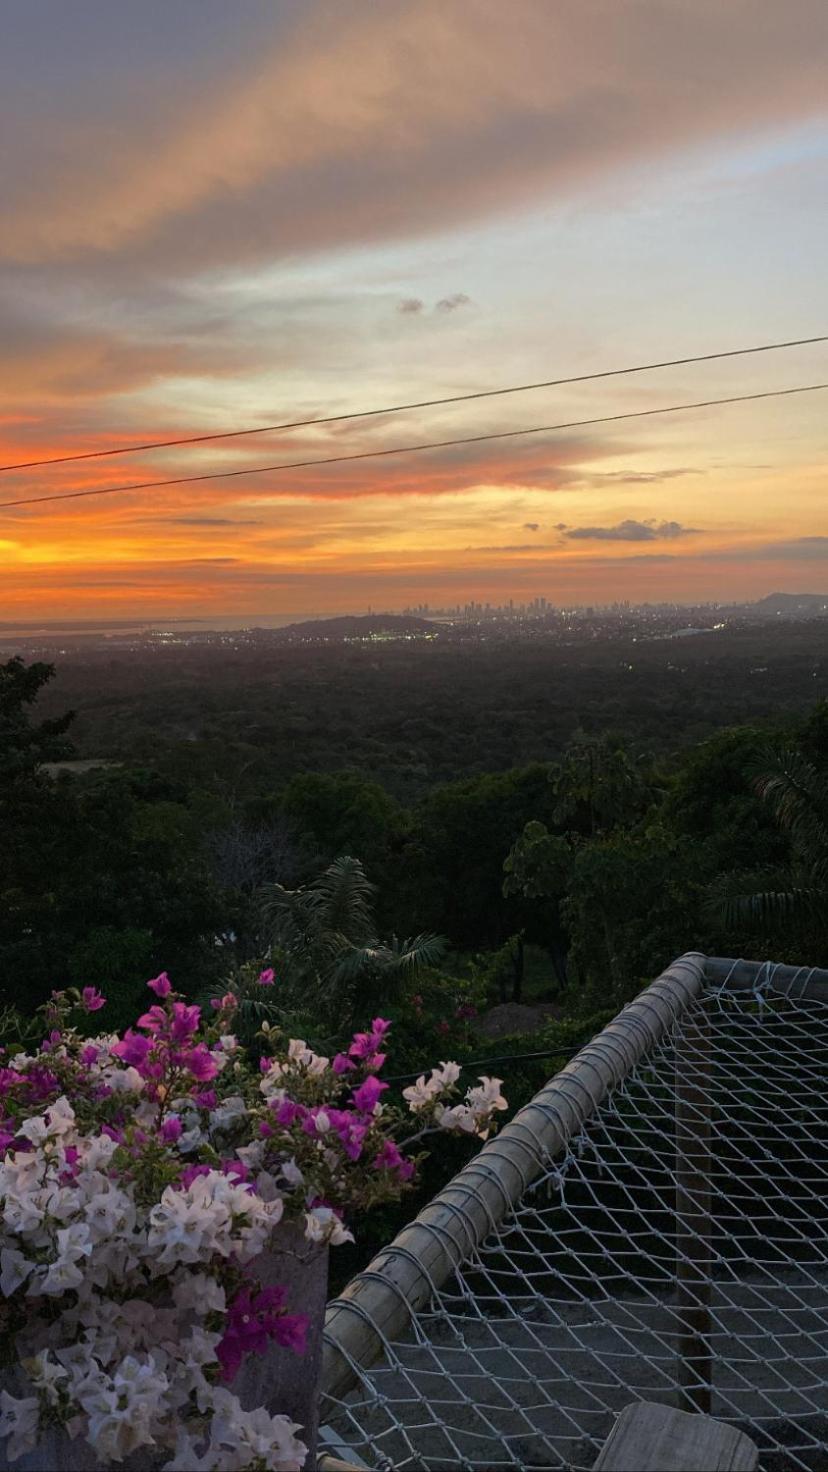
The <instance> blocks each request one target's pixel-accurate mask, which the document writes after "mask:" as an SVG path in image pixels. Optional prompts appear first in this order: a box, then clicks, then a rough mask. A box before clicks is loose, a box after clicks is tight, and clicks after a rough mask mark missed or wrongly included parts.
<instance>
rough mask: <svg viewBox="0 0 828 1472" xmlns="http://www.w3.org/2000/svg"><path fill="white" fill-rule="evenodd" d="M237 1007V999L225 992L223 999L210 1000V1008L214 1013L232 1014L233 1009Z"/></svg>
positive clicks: (214, 998)
mask: <svg viewBox="0 0 828 1472" xmlns="http://www.w3.org/2000/svg"><path fill="white" fill-rule="evenodd" d="M238 1005H239V1002H238V998H237V997H235V996H234V995H233V993H232V992H225V993H224V996H223V997H211V998H210V1006H211V1007H212V1009H213V1011H214V1012H225V1011H226V1012H232V1010H233V1008H234V1007H238Z"/></svg>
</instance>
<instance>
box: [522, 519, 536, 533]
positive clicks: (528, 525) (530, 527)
mask: <svg viewBox="0 0 828 1472" xmlns="http://www.w3.org/2000/svg"><path fill="white" fill-rule="evenodd" d="M539 527H540V522H539V521H525V522H524V523H523V530H524V531H525V532H536V531H538V529H539Z"/></svg>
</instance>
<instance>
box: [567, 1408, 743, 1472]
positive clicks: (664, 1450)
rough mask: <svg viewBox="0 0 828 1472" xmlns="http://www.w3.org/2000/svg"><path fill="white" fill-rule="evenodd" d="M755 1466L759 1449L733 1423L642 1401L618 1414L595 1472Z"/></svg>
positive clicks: (737, 1470)
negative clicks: (728, 1424)
mask: <svg viewBox="0 0 828 1472" xmlns="http://www.w3.org/2000/svg"><path fill="white" fill-rule="evenodd" d="M758 1465H759V1452H758V1451H757V1449H756V1447H755V1446H754V1444H753V1442H752V1441H751V1439H750V1437H749V1436H745V1434H744V1432H743V1431H737V1430H736V1428H735V1426H726V1425H724V1423H723V1422H722V1421H714V1420H713V1419H712V1418H711V1417H710V1416H691V1415H688V1413H687V1412H686V1411H676V1410H674V1409H673V1408H672V1406H662V1405H657V1404H655V1403H654V1402H651V1401H646V1400H643V1401H638V1402H637V1403H636V1404H635V1405H632V1406H626V1407H625V1408H624V1410H623V1411H622V1412H621V1414H620V1416H619V1417H618V1420H617V1421H616V1423H615V1425H614V1427H613V1429H612V1431H611V1432H610V1434H609V1436H608V1437H607V1439H606V1441H605V1442H604V1445H603V1446H602V1448H601V1450H600V1452H599V1454H598V1460H597V1462H596V1463H595V1466H594V1469H593V1472H756V1468H757V1467H758Z"/></svg>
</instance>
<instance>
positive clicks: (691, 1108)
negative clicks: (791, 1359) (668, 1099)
mask: <svg viewBox="0 0 828 1472" xmlns="http://www.w3.org/2000/svg"><path fill="white" fill-rule="evenodd" d="M711 1064H712V1054H711V1026H710V1017H709V1015H708V1014H707V1012H705V1011H702V1010H701V1009H699V1010H698V1011H697V1012H696V1013H695V1014H693V1015H691V1016H685V1017H684V1019H683V1020H682V1021H681V1023H680V1025H679V1032H678V1036H677V1039H676V1062H675V1080H676V1303H677V1308H678V1316H679V1323H680V1328H679V1336H678V1353H679V1385H680V1386H681V1408H682V1409H683V1410H685V1411H698V1412H700V1413H701V1414H702V1415H709V1414H710V1403H711V1391H712V1384H713V1361H712V1355H711V1351H710V1301H711V1266H712V1256H713V1254H712V1244H711V1217H710V1206H711V1171H712V1156H711V1149H710V1136H711V1104H712V1101H711V1085H712V1066H711Z"/></svg>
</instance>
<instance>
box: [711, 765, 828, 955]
mask: <svg viewBox="0 0 828 1472" xmlns="http://www.w3.org/2000/svg"><path fill="white" fill-rule="evenodd" d="M748 776H749V777H750V778H751V779H752V783H753V787H754V789H755V791H756V794H757V795H758V797H759V798H760V799H761V801H762V802H763V803H764V804H765V806H766V807H767V808H768V810H769V811H770V813H771V814H772V816H773V819H774V821H775V823H776V824H777V825H778V827H779V828H780V830H782V831H783V832H784V833H786V834H787V835H788V837H789V840H790V855H789V858H788V861H787V863H786V864H784V865H778V866H777V867H775V868H774V867H771V868H767V867H766V868H764V869H760V870H753V871H749V872H747V873H739V874H733V875H726V876H723V877H722V878H721V879H720V880H719V881H718V883H715V884H713V885H712V886H711V890H710V900H711V906H712V908H714V909H717V910H718V912H719V914H720V916H721V919H722V921H723V923H724V925H725V926H728V927H735V926H742V927H744V928H746V929H748V930H750V931H753V932H758V933H759V934H760V935H762V936H767V937H771V938H773V937H778V938H779V939H780V940H781V941H782V942H783V943H784V939H785V937H787V938H788V939H789V940H793V941H794V943H795V944H796V942H799V943H805V944H806V945H808V944H809V943H810V944H811V945H813V947H814V950H813V952H812V955H813V956H818V957H820V958H821V957H823V956H824V955H825V954H826V950H827V949H828V775H826V773H824V772H821V771H819V770H818V769H817V767H816V766H815V765H814V763H813V762H812V761H809V760H808V758H807V757H806V756H805V755H804V754H803V753H802V751H800V750H797V749H796V748H794V747H791V746H787V747H784V748H783V749H782V750H781V751H776V750H774V749H772V748H766V749H765V750H763V751H762V752H761V753H760V754H759V755H758V756H757V757H756V758H755V759H754V761H753V762H752V763H751V764H750V766H749V768H748Z"/></svg>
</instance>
